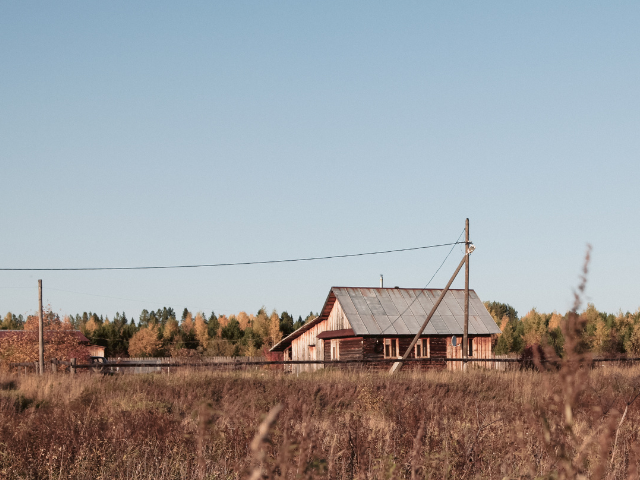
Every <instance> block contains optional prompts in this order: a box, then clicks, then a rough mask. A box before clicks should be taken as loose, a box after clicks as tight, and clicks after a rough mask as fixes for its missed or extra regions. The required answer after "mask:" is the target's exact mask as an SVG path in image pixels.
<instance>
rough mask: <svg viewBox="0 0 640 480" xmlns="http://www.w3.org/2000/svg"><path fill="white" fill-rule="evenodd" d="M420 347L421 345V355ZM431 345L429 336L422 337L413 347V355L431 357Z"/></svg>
mask: <svg viewBox="0 0 640 480" xmlns="http://www.w3.org/2000/svg"><path fill="white" fill-rule="evenodd" d="M418 347H420V351H421V355H418ZM430 347H431V345H430V343H429V338H420V339H418V341H417V342H416V344H415V346H414V347H413V356H414V357H415V358H431V348H430Z"/></svg>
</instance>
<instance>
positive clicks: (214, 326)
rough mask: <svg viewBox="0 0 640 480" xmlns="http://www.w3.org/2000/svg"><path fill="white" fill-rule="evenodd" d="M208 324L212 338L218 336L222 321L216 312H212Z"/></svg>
mask: <svg viewBox="0 0 640 480" xmlns="http://www.w3.org/2000/svg"><path fill="white" fill-rule="evenodd" d="M208 325H209V336H210V337H211V338H217V337H218V331H219V330H220V322H218V317H217V316H216V314H215V313H214V312H211V316H210V317H209V324H208Z"/></svg>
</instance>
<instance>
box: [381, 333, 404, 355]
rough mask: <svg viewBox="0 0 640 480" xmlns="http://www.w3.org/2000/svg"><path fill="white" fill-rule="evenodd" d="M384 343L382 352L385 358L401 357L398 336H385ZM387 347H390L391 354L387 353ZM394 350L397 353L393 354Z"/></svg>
mask: <svg viewBox="0 0 640 480" xmlns="http://www.w3.org/2000/svg"><path fill="white" fill-rule="evenodd" d="M383 345H384V348H383V349H382V353H383V355H384V358H400V342H399V339H398V338H385V339H384V341H383ZM387 347H389V354H387ZM394 351H395V355H393V353H394Z"/></svg>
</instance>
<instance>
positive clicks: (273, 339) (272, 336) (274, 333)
mask: <svg viewBox="0 0 640 480" xmlns="http://www.w3.org/2000/svg"><path fill="white" fill-rule="evenodd" d="M280 340H282V332H281V331H280V317H279V316H278V313H277V312H276V311H275V310H274V311H273V312H272V313H271V318H269V341H270V345H271V346H274V345H275V344H276V343H278V342H279V341H280Z"/></svg>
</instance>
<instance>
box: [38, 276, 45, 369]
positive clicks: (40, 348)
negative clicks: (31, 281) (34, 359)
mask: <svg viewBox="0 0 640 480" xmlns="http://www.w3.org/2000/svg"><path fill="white" fill-rule="evenodd" d="M38 314H39V317H38V353H39V362H38V363H39V367H40V368H39V370H40V375H43V374H44V317H43V316H42V280H38Z"/></svg>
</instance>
